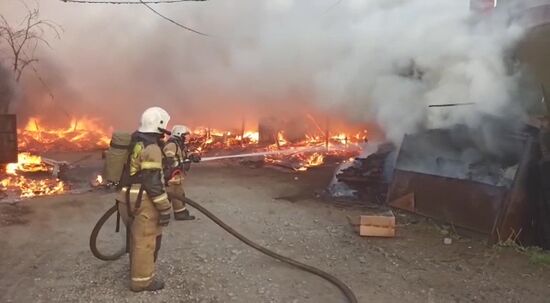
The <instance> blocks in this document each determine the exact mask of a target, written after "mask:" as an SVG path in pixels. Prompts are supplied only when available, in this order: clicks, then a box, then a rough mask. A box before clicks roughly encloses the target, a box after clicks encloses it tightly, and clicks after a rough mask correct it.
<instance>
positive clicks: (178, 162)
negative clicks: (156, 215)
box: [164, 125, 200, 220]
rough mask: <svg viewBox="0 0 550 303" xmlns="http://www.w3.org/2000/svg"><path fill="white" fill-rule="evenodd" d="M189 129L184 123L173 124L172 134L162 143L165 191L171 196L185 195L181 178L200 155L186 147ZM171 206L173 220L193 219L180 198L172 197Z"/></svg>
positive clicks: (198, 159)
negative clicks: (164, 160) (165, 181)
mask: <svg viewBox="0 0 550 303" xmlns="http://www.w3.org/2000/svg"><path fill="white" fill-rule="evenodd" d="M190 134H191V131H190V130H189V128H188V127H187V126H185V125H174V127H173V128H172V134H171V136H170V138H169V139H168V141H167V142H166V144H165V145H164V155H165V156H166V163H165V166H166V167H165V168H164V172H165V176H166V180H167V183H166V191H167V192H168V193H169V194H170V195H171V196H172V197H173V196H176V197H185V191H184V189H183V178H184V174H185V172H186V171H187V170H188V169H189V165H190V163H191V162H198V161H200V156H199V155H198V154H196V153H190V152H189V149H188V143H189V141H188V140H189V136H190ZM171 202H172V208H173V210H174V219H175V220H193V219H195V216H192V215H190V214H189V210H188V209H187V207H186V206H185V202H184V201H183V200H182V199H176V198H172V199H171Z"/></svg>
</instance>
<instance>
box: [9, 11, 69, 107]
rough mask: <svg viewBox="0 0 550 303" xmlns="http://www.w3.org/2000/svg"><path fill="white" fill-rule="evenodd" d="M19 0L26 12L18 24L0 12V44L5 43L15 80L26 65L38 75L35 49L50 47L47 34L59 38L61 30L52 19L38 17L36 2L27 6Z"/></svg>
mask: <svg viewBox="0 0 550 303" xmlns="http://www.w3.org/2000/svg"><path fill="white" fill-rule="evenodd" d="M21 2H22V4H23V5H24V6H25V8H26V10H27V13H26V15H25V17H24V18H23V19H22V20H21V22H20V23H19V24H18V25H16V26H12V25H10V23H9V22H8V21H7V19H6V18H5V16H4V15H2V14H0V46H2V45H3V44H5V45H7V48H6V49H9V52H10V55H9V59H8V60H10V61H11V62H10V64H9V65H10V66H11V69H12V72H13V73H14V77H15V80H16V82H19V81H20V80H21V77H22V75H23V73H24V71H25V70H26V69H27V68H28V67H30V68H31V69H32V70H34V72H35V74H36V75H38V73H37V71H36V68H35V67H34V63H37V62H38V61H39V59H38V58H36V57H35V53H36V50H37V49H38V47H39V45H44V46H46V47H48V48H51V45H50V43H49V42H48V35H50V34H53V37H54V38H57V39H59V38H60V37H61V32H62V30H63V29H62V27H61V26H60V25H58V24H57V23H55V22H53V21H50V20H46V19H40V9H39V7H38V2H36V3H35V8H31V7H29V6H28V5H27V3H25V2H24V1H21ZM39 79H40V81H41V82H42V83H43V84H44V80H43V79H42V78H40V77H39ZM45 86H46V85H45ZM6 108H7V107H6Z"/></svg>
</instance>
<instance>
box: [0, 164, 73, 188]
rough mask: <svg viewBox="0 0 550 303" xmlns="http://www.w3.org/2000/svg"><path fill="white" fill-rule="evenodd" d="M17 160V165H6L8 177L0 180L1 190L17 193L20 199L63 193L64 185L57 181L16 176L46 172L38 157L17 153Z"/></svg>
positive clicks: (46, 169)
mask: <svg viewBox="0 0 550 303" xmlns="http://www.w3.org/2000/svg"><path fill="white" fill-rule="evenodd" d="M17 158H18V159H17V163H10V164H8V165H6V173H7V174H8V176H7V177H6V178H4V179H2V180H0V186H1V189H2V190H11V191H18V192H19V197H21V198H31V197H35V196H46V195H54V194H59V193H63V192H64V191H65V184H64V183H63V181H60V180H58V179H43V180H32V179H28V178H26V177H25V176H19V175H18V174H17V173H18V172H43V171H46V172H47V171H48V167H47V166H46V164H45V163H44V162H42V158H41V157H40V156H36V155H32V154H30V153H19V155H18V157H17Z"/></svg>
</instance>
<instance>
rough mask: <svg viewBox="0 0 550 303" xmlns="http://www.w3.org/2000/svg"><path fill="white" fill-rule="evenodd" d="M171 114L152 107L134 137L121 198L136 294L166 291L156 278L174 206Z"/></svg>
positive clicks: (119, 197) (119, 199) (121, 212)
mask: <svg viewBox="0 0 550 303" xmlns="http://www.w3.org/2000/svg"><path fill="white" fill-rule="evenodd" d="M169 120H170V115H168V113H167V112H166V111H165V110H164V109H162V108H160V107H151V108H148V109H147V110H145V112H144V113H143V115H142V116H141V125H140V127H139V129H138V131H136V132H134V133H133V134H132V141H131V151H130V153H131V154H130V156H129V157H128V163H127V165H126V168H125V172H124V173H123V175H122V178H121V182H120V184H121V186H122V188H121V190H120V192H119V194H118V196H117V201H118V203H117V204H118V210H119V212H120V214H121V217H122V219H123V221H124V223H125V224H126V227H127V229H128V230H129V231H130V233H129V235H130V236H129V252H130V278H131V281H130V289H131V290H132V291H135V292H140V291H155V290H159V289H162V288H164V282H163V281H162V280H160V279H158V278H156V277H155V261H156V259H157V254H158V251H159V249H160V244H161V239H162V227H164V226H167V225H168V223H169V221H170V214H171V212H172V210H171V204H170V201H169V200H168V196H167V194H166V191H165V185H164V184H165V181H164V177H163V172H162V160H163V159H162V158H163V157H162V150H161V146H162V145H161V142H162V139H163V137H164V134H165V133H168V132H167V131H166V127H167V125H168V121H169Z"/></svg>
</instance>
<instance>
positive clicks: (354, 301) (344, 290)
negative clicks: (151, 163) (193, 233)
mask: <svg viewBox="0 0 550 303" xmlns="http://www.w3.org/2000/svg"><path fill="white" fill-rule="evenodd" d="M171 198H175V199H181V200H183V201H184V202H185V203H187V204H188V205H190V206H192V207H193V208H195V209H196V210H198V211H200V212H201V213H203V214H204V215H205V216H207V217H208V218H209V219H210V220H212V221H214V223H216V224H217V225H218V226H220V227H221V228H223V229H224V230H225V231H227V232H228V233H230V234H231V235H232V236H234V237H235V238H237V239H239V240H240V241H242V242H243V243H245V244H246V245H248V246H250V247H252V248H254V249H256V250H258V251H260V252H261V253H263V254H265V255H268V256H270V257H272V258H274V259H277V260H279V261H281V262H284V263H287V264H289V265H292V266H294V267H296V268H298V269H301V270H303V271H306V272H309V273H311V274H314V275H317V276H319V277H321V278H322V279H325V280H326V281H328V282H330V283H331V284H333V285H334V286H336V287H338V289H339V290H340V291H341V292H342V293H343V294H344V296H345V297H346V298H347V299H348V302H350V303H357V298H356V297H355V294H354V293H353V291H352V290H351V289H350V288H349V287H348V286H347V285H346V284H345V283H344V282H342V281H340V280H339V279H338V278H336V277H335V276H333V275H331V274H329V273H327V272H325V271H323V270H321V269H318V268H316V267H313V266H310V265H307V264H304V263H301V262H298V261H296V260H294V259H291V258H289V257H285V256H283V255H280V254H278V253H276V252H274V251H272V250H269V249H267V248H265V247H263V246H261V245H259V244H257V243H255V242H254V241H252V240H250V239H248V238H247V237H245V236H243V235H242V234H240V233H239V232H237V231H236V230H234V229H233V228H232V227H231V226H229V225H227V224H226V223H225V222H223V221H222V220H221V219H219V218H218V217H216V216H215V215H214V214H213V213H211V212H210V211H209V210H207V209H206V208H204V207H202V206H201V205H200V204H199V203H197V202H195V201H193V200H191V199H189V198H186V197H175V196H173V195H171ZM116 211H117V206H116V205H114V206H113V207H111V208H110V209H109V210H107V212H105V214H103V216H101V218H100V219H99V221H97V223H96V225H95V226H94V229H93V230H92V234H91V235H90V249H91V251H92V254H93V255H94V256H95V257H96V258H98V259H100V260H103V261H114V260H117V259H119V258H120V257H122V256H123V255H124V254H126V249H123V250H120V251H118V252H115V253H113V254H110V255H109V254H103V253H101V252H100V251H99V250H98V248H97V237H98V235H99V231H100V230H101V228H102V227H103V225H104V224H105V222H107V220H108V219H109V218H110V217H111V216H112V215H113V214H114V213H115V212H116ZM117 219H118V218H117ZM117 224H118V220H117Z"/></svg>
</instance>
